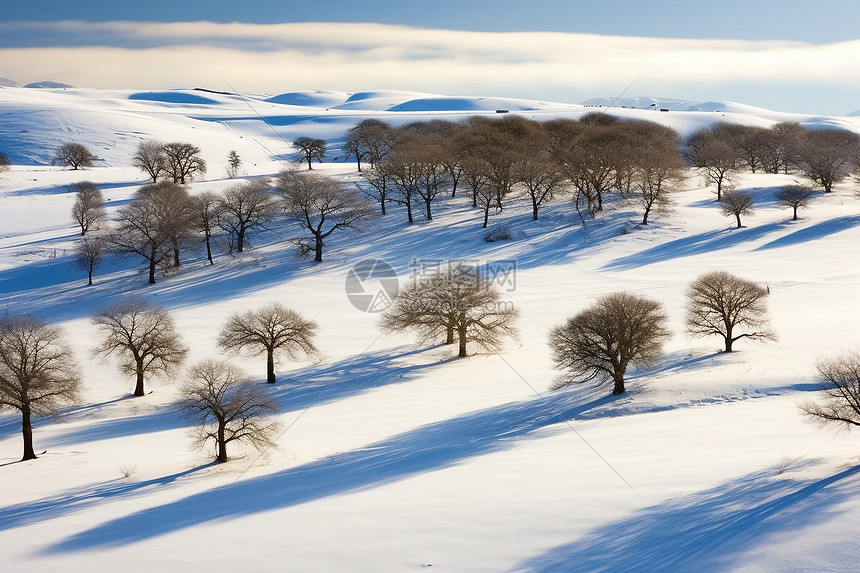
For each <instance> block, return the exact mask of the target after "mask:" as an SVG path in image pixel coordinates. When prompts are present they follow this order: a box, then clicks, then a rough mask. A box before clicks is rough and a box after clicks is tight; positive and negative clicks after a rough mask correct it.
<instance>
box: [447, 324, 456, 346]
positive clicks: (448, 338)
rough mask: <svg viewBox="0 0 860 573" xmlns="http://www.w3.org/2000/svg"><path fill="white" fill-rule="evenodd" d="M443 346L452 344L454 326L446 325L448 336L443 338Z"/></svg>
mask: <svg viewBox="0 0 860 573" xmlns="http://www.w3.org/2000/svg"><path fill="white" fill-rule="evenodd" d="M445 344H454V325H453V324H449V325H448V336H447V337H446V338H445Z"/></svg>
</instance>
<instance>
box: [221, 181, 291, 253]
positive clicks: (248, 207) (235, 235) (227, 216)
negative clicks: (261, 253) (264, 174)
mask: <svg viewBox="0 0 860 573" xmlns="http://www.w3.org/2000/svg"><path fill="white" fill-rule="evenodd" d="M276 209H277V205H276V202H275V198H274V197H273V196H272V194H271V193H270V192H269V180H268V179H266V178H262V179H253V180H250V181H245V182H243V183H239V184H237V185H234V186H233V187H230V188H229V189H227V190H226V191H224V196H223V197H222V199H221V202H220V203H219V204H218V206H217V211H218V226H220V227H221V228H222V229H224V230H225V231H227V232H228V233H230V236H231V238H232V239H234V240H235V245H236V251H238V252H240V253H241V252H243V251H244V250H245V243H246V242H247V238H248V232H249V231H252V230H256V229H259V228H262V227H263V226H264V225H265V224H266V223H267V222H268V221H269V220H270V219H271V218H272V217H273V216H274V214H275V211H276Z"/></svg>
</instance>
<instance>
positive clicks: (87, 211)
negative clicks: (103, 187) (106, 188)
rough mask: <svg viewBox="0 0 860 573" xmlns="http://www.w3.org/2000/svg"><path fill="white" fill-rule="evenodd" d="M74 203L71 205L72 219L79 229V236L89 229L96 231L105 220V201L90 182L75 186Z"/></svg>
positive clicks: (82, 182)
mask: <svg viewBox="0 0 860 573" xmlns="http://www.w3.org/2000/svg"><path fill="white" fill-rule="evenodd" d="M75 188H76V191H75V202H74V204H72V217H73V218H74V219H75V222H76V223H77V224H78V226H80V228H81V236H83V235H86V234H87V231H89V230H90V229H97V228H98V226H99V224H101V223H103V222H104V221H105V218H106V214H105V199H104V196H103V195H102V192H101V191H100V190H99V188H98V187H96V184H95V183H93V182H91V181H81V182H80V183H77V184H75Z"/></svg>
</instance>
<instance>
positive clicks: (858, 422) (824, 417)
mask: <svg viewBox="0 0 860 573" xmlns="http://www.w3.org/2000/svg"><path fill="white" fill-rule="evenodd" d="M815 366H816V368H817V369H818V373H819V375H820V376H821V391H822V393H823V394H824V396H825V400H824V402H823V403H819V402H811V401H809V402H805V403H803V404H801V405H800V409H801V410H802V411H803V413H804V414H805V415H806V416H807V417H808V418H810V419H812V420H814V421H816V422H818V423H819V424H822V425H827V424H845V425H846V426H848V427H849V428H850V427H851V426H860V352H851V353H846V354H843V355H840V356H836V357H834V358H828V359H822V360H819V361H818V362H817V364H816V365H815Z"/></svg>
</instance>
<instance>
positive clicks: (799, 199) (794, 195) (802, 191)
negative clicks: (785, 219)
mask: <svg viewBox="0 0 860 573" xmlns="http://www.w3.org/2000/svg"><path fill="white" fill-rule="evenodd" d="M814 196H815V191H813V190H812V189H810V188H809V187H806V186H805V185H785V186H783V187H781V188H780V189H779V191H777V192H776V200H777V202H778V203H779V204H780V205H782V206H783V207H789V208H790V209H792V212H793V214H794V215H793V216H792V218H791V220H792V221H797V210H798V208H800V207H806V206H807V205H809V202H810V201H811V200H812V198H813V197H814Z"/></svg>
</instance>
